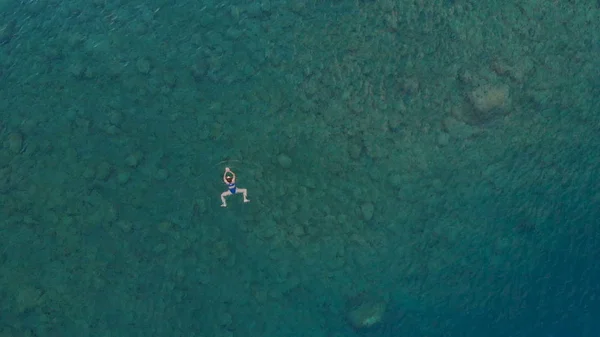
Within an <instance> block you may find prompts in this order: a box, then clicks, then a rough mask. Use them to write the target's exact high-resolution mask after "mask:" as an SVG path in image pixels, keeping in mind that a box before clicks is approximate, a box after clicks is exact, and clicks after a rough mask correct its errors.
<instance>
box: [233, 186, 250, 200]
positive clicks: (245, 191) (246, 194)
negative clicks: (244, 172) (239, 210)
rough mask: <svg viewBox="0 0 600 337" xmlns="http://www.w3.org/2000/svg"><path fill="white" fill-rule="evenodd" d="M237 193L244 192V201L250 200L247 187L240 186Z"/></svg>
mask: <svg viewBox="0 0 600 337" xmlns="http://www.w3.org/2000/svg"><path fill="white" fill-rule="evenodd" d="M237 193H242V195H243V196H244V202H250V200H248V190H247V189H245V188H238V189H237V192H236V194H237Z"/></svg>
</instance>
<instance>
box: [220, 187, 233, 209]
mask: <svg viewBox="0 0 600 337" xmlns="http://www.w3.org/2000/svg"><path fill="white" fill-rule="evenodd" d="M230 195H231V192H229V190H227V191H225V192H223V193H221V202H222V204H221V207H227V202H225V197H227V196H230Z"/></svg>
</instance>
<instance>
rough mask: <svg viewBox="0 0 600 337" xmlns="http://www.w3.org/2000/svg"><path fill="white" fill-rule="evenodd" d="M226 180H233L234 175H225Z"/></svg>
mask: <svg viewBox="0 0 600 337" xmlns="http://www.w3.org/2000/svg"><path fill="white" fill-rule="evenodd" d="M225 180H227V182H228V183H230V182H232V181H233V176H225Z"/></svg>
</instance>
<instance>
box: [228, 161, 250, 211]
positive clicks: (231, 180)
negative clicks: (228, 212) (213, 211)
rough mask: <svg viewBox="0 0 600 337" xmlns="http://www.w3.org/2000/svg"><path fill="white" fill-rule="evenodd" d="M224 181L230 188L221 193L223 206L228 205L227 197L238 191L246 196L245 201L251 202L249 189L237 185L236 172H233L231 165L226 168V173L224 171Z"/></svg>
mask: <svg viewBox="0 0 600 337" xmlns="http://www.w3.org/2000/svg"><path fill="white" fill-rule="evenodd" d="M223 182H224V183H225V184H226V185H227V187H228V189H227V191H225V192H223V193H221V202H222V204H221V207H227V202H225V197H227V196H230V195H232V194H237V193H242V195H243V196H244V202H250V200H248V190H247V189H245V188H237V187H236V186H235V173H233V172H232V171H231V170H230V169H229V167H226V168H225V173H223Z"/></svg>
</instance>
